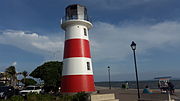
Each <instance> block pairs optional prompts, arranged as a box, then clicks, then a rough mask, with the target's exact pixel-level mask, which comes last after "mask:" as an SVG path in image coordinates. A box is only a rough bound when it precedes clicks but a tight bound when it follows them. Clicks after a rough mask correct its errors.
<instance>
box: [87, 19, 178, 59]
mask: <svg viewBox="0 0 180 101" xmlns="http://www.w3.org/2000/svg"><path fill="white" fill-rule="evenodd" d="M179 33H180V23H179V22H174V21H172V22H171V21H166V22H161V23H156V24H151V25H149V24H137V23H134V24H123V25H113V24H109V23H103V22H97V23H95V28H94V29H93V31H92V35H90V36H91V39H92V43H93V44H92V45H93V47H92V50H93V55H94V58H96V59H97V60H107V59H108V60H109V59H113V61H114V60H124V59H125V57H126V56H127V55H128V54H129V52H130V51H131V49H130V44H131V41H133V40H134V41H135V42H136V43H137V50H138V51H137V52H141V53H147V52H149V51H148V50H149V49H163V48H166V49H168V48H167V47H169V46H170V47H171V49H172V48H173V47H179V45H178V44H179V43H180V34H179Z"/></svg>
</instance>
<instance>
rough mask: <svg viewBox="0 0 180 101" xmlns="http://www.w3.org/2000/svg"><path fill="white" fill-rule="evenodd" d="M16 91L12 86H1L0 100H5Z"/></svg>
mask: <svg viewBox="0 0 180 101" xmlns="http://www.w3.org/2000/svg"><path fill="white" fill-rule="evenodd" d="M15 91H16V90H15V89H14V88H13V87H12V86H1V87H0V98H1V99H7V98H9V97H11V96H13V95H14V94H15V93H16V92H15Z"/></svg>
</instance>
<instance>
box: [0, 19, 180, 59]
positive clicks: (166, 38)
mask: <svg viewBox="0 0 180 101" xmlns="http://www.w3.org/2000/svg"><path fill="white" fill-rule="evenodd" d="M179 33H180V23H179V22H174V21H166V22H161V23H156V24H141V23H140V24H137V23H131V24H123V25H113V24H109V23H103V22H96V23H95V24H94V28H93V29H92V30H91V31H90V34H89V35H90V41H91V46H92V47H91V51H92V55H93V60H94V61H101V62H102V61H108V60H109V61H121V60H124V59H126V57H127V56H128V55H129V54H131V48H130V44H131V41H132V40H134V41H135V42H136V43H137V52H141V53H149V49H153V48H155V49H163V48H166V49H168V48H167V47H168V46H171V47H176V48H179V45H178V44H179V43H180V34H179ZM62 35H63V34H62ZM0 43H1V44H8V45H12V46H15V47H18V48H21V49H23V50H26V51H29V52H33V53H37V54H41V55H43V56H44V57H45V60H49V59H60V60H61V59H62V54H63V46H64V37H62V36H60V35H59V36H42V35H38V34H37V33H28V32H24V31H15V30H7V31H3V32H2V34H1V35H0Z"/></svg>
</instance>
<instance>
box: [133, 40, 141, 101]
mask: <svg viewBox="0 0 180 101" xmlns="http://www.w3.org/2000/svg"><path fill="white" fill-rule="evenodd" d="M131 48H132V50H133V54H134V65H135V72H136V84H137V91H138V99H140V93H139V81H138V73H137V64H136V53H135V50H136V43H135V42H134V41H132V43H131Z"/></svg>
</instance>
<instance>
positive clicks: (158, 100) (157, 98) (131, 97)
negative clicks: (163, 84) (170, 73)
mask: <svg viewBox="0 0 180 101" xmlns="http://www.w3.org/2000/svg"><path fill="white" fill-rule="evenodd" d="M97 90H98V91H99V93H101V94H107V93H114V94H115V97H116V99H119V100H120V101H137V99H138V98H137V90H136V89H128V90H124V89H118V88H112V89H111V90H109V89H108V88H105V87H104V88H102V87H97ZM140 94H141V99H144V100H145V101H165V100H167V99H168V96H167V94H161V93H160V91H159V89H153V94H142V89H140ZM171 98H172V99H175V101H180V90H176V91H175V94H174V95H171Z"/></svg>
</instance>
